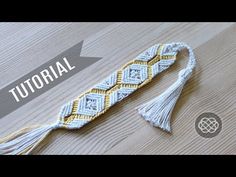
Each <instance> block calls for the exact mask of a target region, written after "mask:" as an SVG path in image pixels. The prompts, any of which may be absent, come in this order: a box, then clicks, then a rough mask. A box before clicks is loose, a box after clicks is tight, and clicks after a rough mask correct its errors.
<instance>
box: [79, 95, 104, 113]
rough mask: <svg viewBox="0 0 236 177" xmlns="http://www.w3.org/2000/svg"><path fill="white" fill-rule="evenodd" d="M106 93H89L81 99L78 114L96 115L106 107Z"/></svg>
mask: <svg viewBox="0 0 236 177" xmlns="http://www.w3.org/2000/svg"><path fill="white" fill-rule="evenodd" d="M104 102H105V95H103V94H97V93H89V94H87V95H85V96H83V97H82V98H81V99H80V100H79V104H78V110H77V113H78V114H82V115H87V116H94V115H95V114H97V113H99V112H101V111H102V110H103V109H104Z"/></svg>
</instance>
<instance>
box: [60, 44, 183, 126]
mask: <svg viewBox="0 0 236 177" xmlns="http://www.w3.org/2000/svg"><path fill="white" fill-rule="evenodd" d="M159 49H161V51H160V55H161V56H160V58H159V57H158V58H155V56H156V55H157V52H158V51H159ZM178 50H179V48H178V47H176V46H175V45H174V44H167V45H159V44H157V45H154V46H152V47H150V48H149V49H147V50H145V51H144V52H142V53H141V54H140V55H138V56H137V57H136V58H135V60H134V61H133V62H132V64H129V65H126V66H125V67H123V68H121V69H120V70H118V71H116V72H114V73H112V74H111V75H110V76H109V77H107V78H106V79H104V80H103V81H102V82H101V83H99V84H97V85H96V86H94V87H93V88H92V89H90V90H89V91H88V92H86V93H85V94H83V95H82V96H80V97H79V99H77V100H75V101H71V102H68V103H67V104H66V105H64V106H63V107H62V109H61V112H60V118H61V119H60V121H61V124H62V125H63V126H65V127H66V128H70V129H74V128H79V127H82V126H84V125H85V124H87V123H88V122H90V121H91V120H93V119H94V118H96V117H97V116H99V115H100V114H102V113H103V112H104V111H106V110H107V109H109V108H110V107H111V106H112V105H114V104H115V103H117V102H119V101H121V100H123V99H124V98H125V97H127V96H129V95H130V94H131V93H132V92H134V91H135V90H136V89H137V88H138V86H140V84H142V83H143V82H144V81H150V80H151V79H152V78H153V77H154V76H156V75H157V74H158V73H160V72H162V71H163V70H165V69H167V68H168V67H169V66H170V65H172V64H173V63H174V61H175V55H176V53H177V51H178ZM162 56H165V57H162ZM154 58H155V59H154ZM149 68H150V69H151V71H150V70H149ZM149 71H150V73H152V75H151V76H150V75H149Z"/></svg>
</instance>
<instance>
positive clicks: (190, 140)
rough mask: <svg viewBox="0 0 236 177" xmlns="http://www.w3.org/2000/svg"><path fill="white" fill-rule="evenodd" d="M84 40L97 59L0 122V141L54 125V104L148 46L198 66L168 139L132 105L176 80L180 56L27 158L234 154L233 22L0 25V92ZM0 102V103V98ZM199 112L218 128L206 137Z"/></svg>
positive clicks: (235, 66) (58, 104)
mask: <svg viewBox="0 0 236 177" xmlns="http://www.w3.org/2000/svg"><path fill="white" fill-rule="evenodd" d="M81 40H84V47H83V51H82V55H83V56H94V57H103V58H102V60H100V61H98V62H97V63H95V64H93V65H91V66H89V67H88V68H86V69H85V70H83V71H81V72H79V73H78V74H76V75H74V76H73V77H71V78H70V79H68V80H66V81H65V82H63V83H62V84H60V85H58V86H56V87H54V88H53V89H51V90H49V91H48V92H46V93H44V94H42V95H41V96H39V97H37V98H36V99H34V100H32V101H31V102H29V103H28V104H26V105H24V106H22V107H21V108H19V109H17V110H16V111H14V112H12V113H10V114H8V115H7V116H5V117H3V118H1V119H0V135H1V137H3V136H5V135H7V134H9V133H11V132H13V131H16V130H18V129H21V128H23V127H25V126H27V125H34V124H46V123H52V122H55V121H56V119H57V115H58V111H59V110H60V107H61V105H63V104H64V103H65V102H67V101H70V100H72V99H73V98H75V97H76V96H78V95H79V94H80V93H82V92H83V91H85V90H86V89H89V88H90V87H91V86H93V85H94V84H96V83H98V82H99V81H101V80H102V79H104V78H105V77H106V76H108V75H109V74H110V73H111V72H113V71H115V70H116V69H119V68H120V67H121V66H123V65H124V64H125V63H126V62H128V61H129V60H131V59H132V58H134V57H135V56H136V55H137V54H139V53H140V52H141V51H143V50H144V49H146V48H148V47H149V46H151V45H153V44H155V43H165V42H172V41H182V42H186V43H188V44H189V45H190V46H192V47H193V49H194V52H195V54H196V57H197V68H196V70H195V72H194V74H193V77H192V78H191V79H190V80H189V81H188V83H187V84H186V86H185V88H184V90H183V93H182V95H181V97H180V99H179V101H178V102H177V105H176V107H175V109H174V112H173V115H172V121H171V124H172V130H173V131H172V134H168V133H165V132H163V131H162V130H160V129H158V128H154V127H152V126H150V124H149V123H147V122H146V121H145V120H143V119H142V118H140V116H139V115H138V114H137V112H136V110H135V107H136V106H138V105H140V104H142V103H144V102H146V101H148V100H150V99H152V98H153V97H155V96H158V95H159V94H160V93H162V92H163V91H164V90H165V89H166V88H167V87H168V86H169V85H171V84H172V83H173V82H174V81H175V80H176V78H177V73H178V71H179V70H180V69H181V68H183V67H184V65H185V64H186V61H187V57H185V56H186V55H185V54H184V53H182V54H181V55H182V56H183V57H178V59H179V61H177V62H176V64H174V65H173V66H172V67H171V68H170V69H168V70H166V71H165V72H163V73H162V74H160V75H159V76H158V77H157V78H156V79H154V81H152V82H151V83H150V84H148V85H146V86H145V87H143V88H141V89H139V90H138V91H136V92H135V93H134V94H132V95H130V96H129V97H128V98H127V99H125V100H123V101H122V102H120V103H118V104H117V105H116V106H114V107H112V108H111V109H110V110H109V111H108V112H107V113H106V114H104V115H102V116H101V117H99V118H97V119H96V120H94V121H93V122H91V123H90V124H88V125H87V126H85V127H83V128H82V129H80V130H73V131H68V130H60V129H59V130H55V131H54V132H52V133H51V134H50V135H49V136H48V138H46V139H45V141H43V143H41V144H40V146H38V147H37V148H36V149H35V150H34V151H33V154H236V61H235V60H236V24H235V23H0V78H1V79H0V88H3V87H4V86H6V85H8V84H9V83H11V82H12V81H14V80H16V79H18V78H19V77H21V76H23V75H25V74H27V73H28V72H30V71H31V70H33V69H35V68H37V67H38V66H39V65H41V64H43V63H45V62H46V61H48V60H50V59H52V58H53V57H55V56H56V55H58V54H59V53H61V52H63V51H64V50H66V49H68V48H70V47H71V46H73V45H74V44H76V43H78V42H80V41H81ZM0 101H1V100H0ZM204 112H213V113H215V114H217V115H218V116H219V117H220V118H221V120H222V122H223V127H222V131H221V132H220V134H219V135H217V136H216V137H214V138H211V139H206V138H203V137H201V136H199V135H198V134H197V133H196V131H195V120H196V118H197V117H198V116H199V115H200V114H202V113H204Z"/></svg>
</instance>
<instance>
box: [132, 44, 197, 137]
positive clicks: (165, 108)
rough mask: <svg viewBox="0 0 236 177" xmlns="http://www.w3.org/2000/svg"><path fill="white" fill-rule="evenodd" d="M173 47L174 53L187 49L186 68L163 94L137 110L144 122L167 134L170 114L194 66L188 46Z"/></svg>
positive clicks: (192, 55)
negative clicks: (187, 59)
mask: <svg viewBox="0 0 236 177" xmlns="http://www.w3.org/2000/svg"><path fill="white" fill-rule="evenodd" d="M173 46H175V50H176V51H180V50H182V49H183V48H187V49H188V51H189V62H188V64H187V67H186V68H185V69H183V70H181V71H180V72H179V74H178V79H177V81H176V82H175V83H174V84H172V85H171V86H170V87H169V88H168V89H167V90H166V91H165V92H164V93H162V94H161V95H159V96H158V97H156V98H154V99H153V100H151V101H149V102H147V103H145V104H143V105H141V106H139V107H138V108H137V109H138V112H139V114H141V116H142V117H143V118H144V119H145V120H147V121H148V122H150V123H151V124H152V125H153V126H156V127H160V128H162V129H163V130H165V131H168V132H171V127H170V118H171V113H172V111H173V109H174V106H175V104H176V102H177V100H178V98H179V96H180V94H181V91H182V89H183V87H184V84H185V83H186V82H187V80H188V79H189V78H190V76H191V74H192V71H193V68H194V67H195V65H196V61H195V57H194V54H193V51H192V49H191V48H190V47H189V46H187V45H186V44H183V43H176V44H175V45H173ZM176 46H177V47H176Z"/></svg>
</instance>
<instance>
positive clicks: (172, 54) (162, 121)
mask: <svg viewBox="0 0 236 177" xmlns="http://www.w3.org/2000/svg"><path fill="white" fill-rule="evenodd" d="M182 49H187V50H188V52H189V61H188V64H187V67H186V68H185V69H182V70H181V71H180V72H179V74H178V79H177V81H176V82H175V83H174V84H172V85H171V86H170V87H169V88H168V89H167V90H166V91H165V92H164V93H162V94H161V95H159V96H158V97H156V98H154V99H153V100H151V101H149V102H147V103H145V104H143V105H141V106H140V107H138V108H137V109H138V112H139V114H141V116H142V117H143V118H144V119H145V120H147V121H149V122H150V123H151V124H152V125H154V126H156V127H160V128H162V129H163V130H165V131H168V132H170V131H171V128H170V117H171V113H172V110H173V108H174V106H175V103H176V102H177V100H178V97H179V96H180V94H181V91H182V89H183V86H184V84H185V83H186V81H187V80H188V79H189V78H190V76H191V74H192V71H193V69H194V67H195V65H196V61H195V57H194V54H193V51H192V49H191V48H190V47H189V46H188V45H186V44H184V43H170V44H157V45H154V46H152V47H150V48H149V49H147V50H146V51H144V52H143V53H141V54H140V55H138V56H137V57H136V58H135V59H134V60H132V61H130V62H129V63H127V64H126V65H125V66H124V67H122V68H121V69H120V70H118V71H116V72H114V73H112V74H111V75H110V76H109V77H107V78H106V79H105V80H104V81H102V82H101V83H99V84H97V85H95V86H94V87H93V88H91V89H90V90H88V91H87V92H85V93H83V94H82V95H80V96H79V97H78V98H76V99H75V100H73V101H70V102H68V103H66V104H65V105H64V106H62V108H61V111H60V114H59V119H58V121H57V122H56V123H54V124H51V125H43V126H34V127H29V128H25V129H22V130H20V131H19V132H16V133H14V134H12V135H10V136H8V137H6V138H4V139H2V140H0V154H29V153H30V152H31V151H32V150H33V149H34V148H35V147H36V146H37V145H38V144H39V143H40V142H41V141H42V140H43V139H44V138H45V137H46V136H47V135H48V134H49V133H50V132H51V131H52V130H54V129H57V128H66V129H78V128H80V127H82V126H84V125H85V124H87V123H88V122H90V121H92V120H93V119H95V118H97V117H98V116H100V115H101V114H103V113H105V112H106V111H107V110H108V109H109V108H110V107H112V106H113V105H114V104H116V103H117V102H119V101H121V100H123V99H124V98H125V97H127V96H128V95H130V94H131V93H133V92H134V91H135V90H137V89H138V88H140V87H142V86H144V85H145V84H147V83H149V82H150V81H151V80H152V79H153V78H154V77H155V76H156V75H157V74H158V73H160V72H162V71H163V70H166V69H167V68H168V67H169V66H170V65H172V64H173V63H174V62H175V60H176V55H177V53H178V52H179V51H181V50H182Z"/></svg>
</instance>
